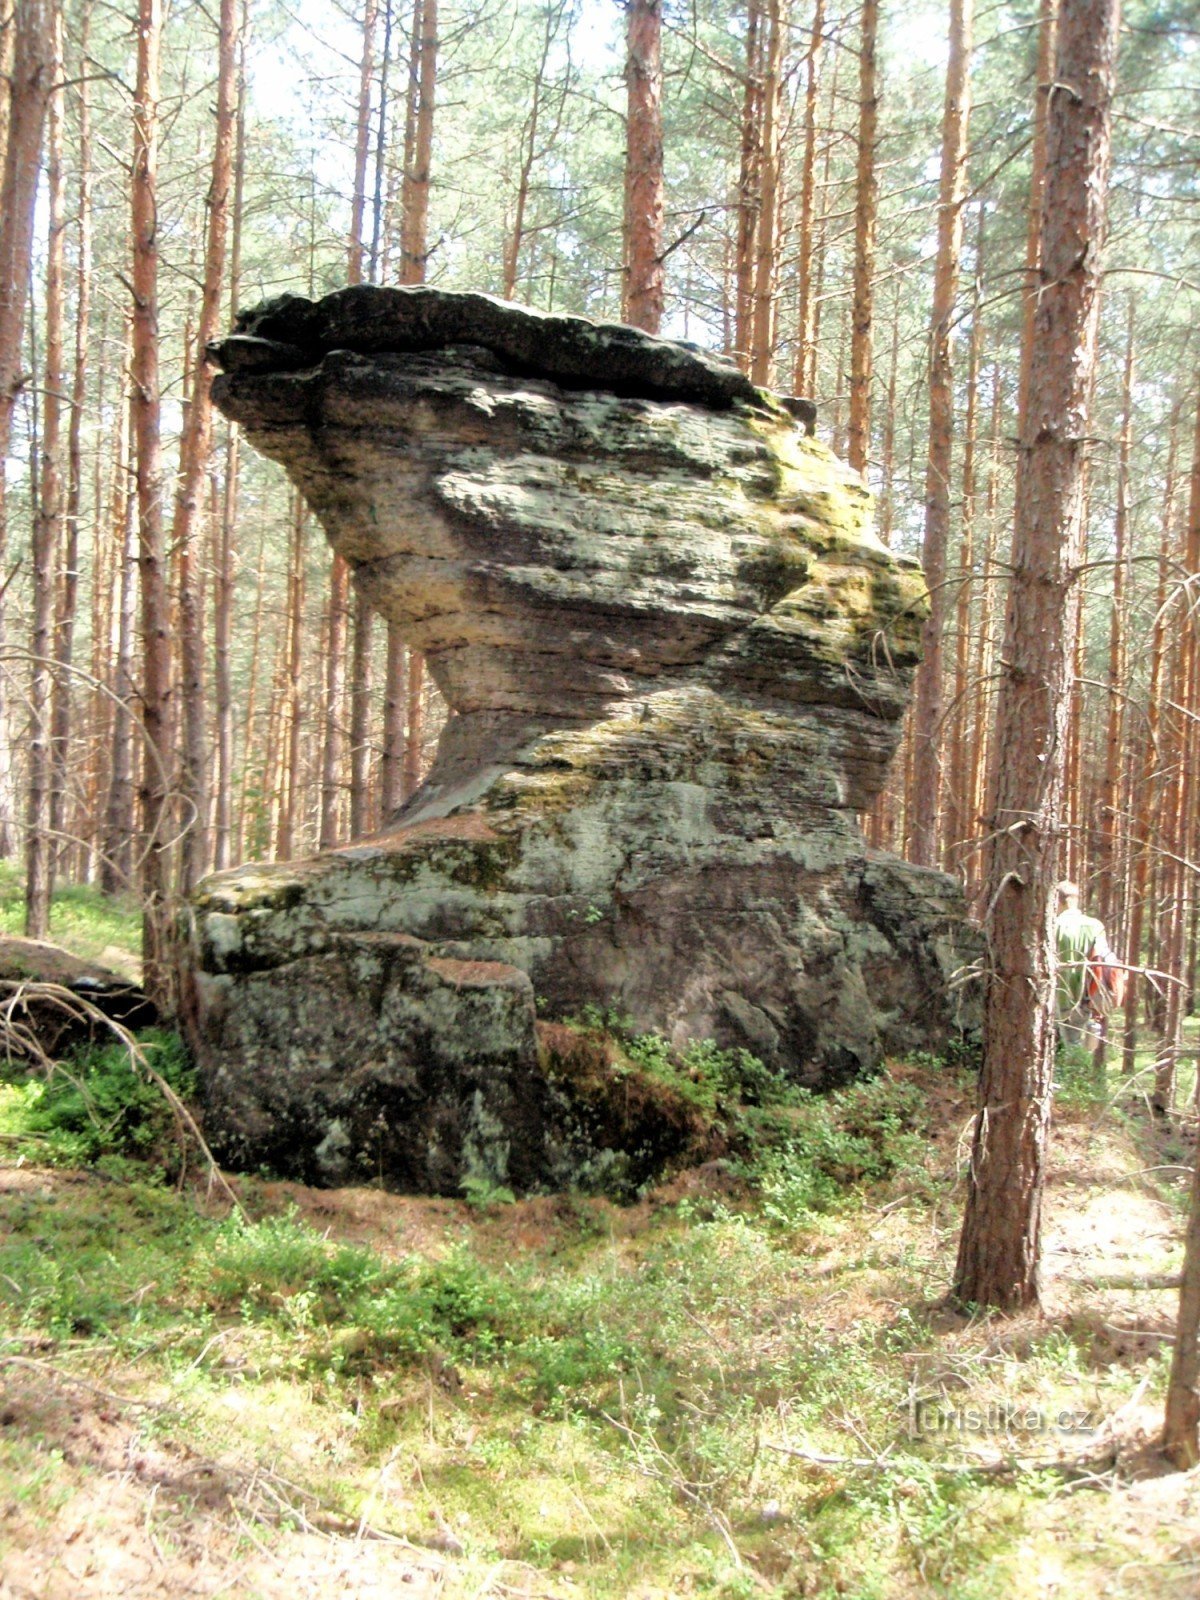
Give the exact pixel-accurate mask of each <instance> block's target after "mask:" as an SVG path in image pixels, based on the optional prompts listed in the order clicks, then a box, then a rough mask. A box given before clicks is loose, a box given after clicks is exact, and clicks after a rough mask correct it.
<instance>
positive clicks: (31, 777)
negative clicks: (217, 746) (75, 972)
mask: <svg viewBox="0 0 1200 1600" xmlns="http://www.w3.org/2000/svg"><path fill="white" fill-rule="evenodd" d="M49 21H50V41H51V43H50V50H51V73H52V81H53V83H54V84H55V88H54V91H53V92H52V94H51V96H50V101H49V106H48V115H47V119H46V154H47V160H46V188H47V202H48V212H49V216H48V234H47V241H46V353H45V359H44V362H43V365H42V390H43V395H44V398H43V402H42V440H41V445H42V450H41V483H40V489H39V493H38V501H37V511H36V515H35V517H34V522H33V531H32V535H31V540H30V544H31V554H32V563H33V633H32V640H31V655H32V657H33V671H32V674H31V685H30V696H29V701H30V706H29V709H30V719H29V774H28V780H27V782H28V788H27V791H26V809H25V820H26V832H25V933H26V936H27V937H28V938H30V939H45V938H47V937H48V936H49V933H50V897H51V894H52V892H53V881H52V878H53V867H54V847H53V844H52V841H51V838H50V792H51V786H52V778H53V760H52V750H51V743H52V741H51V709H52V704H51V703H52V694H53V684H54V645H55V638H54V621H55V599H56V596H57V587H58V554H59V546H60V544H61V542H62V528H63V470H62V469H63V462H62V411H63V393H64V388H65V384H66V371H65V367H66V362H65V357H64V347H65V342H66V339H65V333H66V329H65V309H64V287H65V284H64V275H65V270H66V261H65V253H64V250H63V236H64V233H65V231H66V217H65V212H64V205H63V90H62V80H63V43H62V6H61V3H60V0H55V4H54V5H53V6H52V8H51V15H50V19H49Z"/></svg>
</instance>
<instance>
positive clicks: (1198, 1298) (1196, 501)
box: [1163, 403, 1200, 1468]
mask: <svg viewBox="0 0 1200 1600" xmlns="http://www.w3.org/2000/svg"><path fill="white" fill-rule="evenodd" d="M1186 571H1187V572H1188V573H1189V574H1193V573H1195V572H1197V571H1200V403H1198V404H1197V407H1196V434H1195V445H1194V448H1193V451H1192V472H1191V490H1190V497H1189V506H1188V531H1187V567H1186ZM1188 612H1189V615H1188V618H1187V621H1186V623H1185V625H1184V626H1185V635H1184V637H1185V639H1186V640H1187V641H1188V649H1187V659H1188V671H1187V679H1186V682H1187V692H1188V695H1189V699H1188V702H1187V705H1188V709H1189V711H1190V712H1191V718H1190V722H1191V727H1190V731H1189V737H1188V742H1187V745H1186V750H1185V753H1186V754H1187V755H1189V756H1192V755H1193V754H1194V752H1195V748H1196V741H1195V727H1194V719H1195V716H1196V708H1197V703H1198V702H1197V698H1196V692H1197V689H1198V688H1200V684H1198V682H1197V663H1198V659H1200V650H1198V649H1197V638H1196V634H1197V624H1196V618H1195V611H1194V608H1193V606H1192V605H1190V604H1189V606H1188ZM1191 764H1192V763H1191V761H1190V760H1189V762H1188V765H1189V769H1190V766H1191ZM1181 837H1183V838H1184V839H1186V840H1189V841H1190V840H1191V839H1192V838H1193V837H1194V829H1192V828H1189V829H1187V831H1186V832H1184V833H1182V835H1181ZM1192 871H1194V868H1193V869H1192ZM1172 976H1182V973H1181V972H1174V973H1173V974H1172ZM1192 1160H1193V1174H1192V1201H1191V1213H1190V1216H1189V1220H1188V1227H1187V1236H1186V1238H1185V1240H1184V1252H1183V1282H1182V1285H1181V1286H1180V1291H1179V1316H1178V1318H1177V1320H1176V1323H1175V1343H1174V1345H1173V1346H1172V1350H1171V1375H1170V1378H1169V1380H1168V1383H1167V1405H1166V1416H1165V1420H1164V1424H1163V1449H1164V1450H1165V1451H1166V1453H1167V1455H1168V1456H1169V1457H1170V1459H1171V1460H1172V1461H1173V1462H1174V1463H1175V1465H1176V1466H1177V1467H1182V1468H1190V1467H1194V1466H1195V1465H1196V1464H1197V1462H1200V1154H1194V1155H1193V1157H1192Z"/></svg>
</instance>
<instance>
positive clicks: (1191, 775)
mask: <svg viewBox="0 0 1200 1600" xmlns="http://www.w3.org/2000/svg"><path fill="white" fill-rule="evenodd" d="M1183 571H1184V572H1185V573H1187V574H1188V575H1189V577H1190V576H1191V575H1192V574H1195V573H1196V572H1198V571H1200V405H1198V406H1197V408H1196V433H1195V441H1194V445H1193V452H1192V471H1191V492H1190V500H1189V508H1188V528H1187V536H1186V542H1185V546H1184V550H1183ZM1178 601H1179V604H1180V607H1181V616H1180V624H1181V625H1180V629H1179V633H1178V638H1177V643H1176V649H1175V660H1174V672H1173V680H1172V687H1171V693H1170V696H1169V704H1170V714H1169V717H1168V718H1167V738H1166V740H1165V741H1164V747H1165V748H1164V758H1165V764H1166V768H1167V776H1168V786H1169V787H1168V796H1169V798H1168V802H1167V804H1166V805H1165V806H1164V807H1163V813H1162V839H1163V845H1164V859H1163V879H1164V893H1163V896H1162V899H1163V912H1164V916H1165V932H1164V938H1163V941H1162V954H1161V956H1160V962H1161V965H1162V968H1163V970H1164V974H1165V978H1164V981H1165V985H1166V993H1165V1003H1164V1006H1163V1011H1164V1027H1163V1037H1162V1041H1161V1043H1160V1046H1159V1053H1158V1063H1157V1067H1156V1072H1155V1088H1154V1108H1155V1110H1156V1111H1158V1112H1159V1113H1160V1114H1162V1115H1166V1114H1168V1113H1169V1112H1170V1111H1171V1109H1172V1106H1173V1103H1174V1098H1175V1083H1176V1073H1177V1067H1178V1059H1179V1051H1180V1046H1181V1043H1182V1029H1183V1016H1184V1002H1185V979H1184V967H1185V959H1186V944H1187V913H1188V898H1189V896H1188V887H1189V880H1190V878H1191V876H1192V873H1193V871H1194V867H1193V866H1191V865H1190V864H1189V859H1188V849H1189V846H1190V844H1191V841H1192V839H1193V837H1194V835H1195V826H1194V823H1195V805H1196V781H1195V780H1196V775H1195V759H1196V742H1197V741H1196V737H1195V723H1196V717H1197V707H1198V706H1200V670H1198V662H1200V652H1198V650H1197V625H1196V613H1195V596H1194V594H1192V593H1191V592H1190V589H1189V588H1188V586H1187V584H1186V583H1185V584H1184V585H1183V586H1182V587H1181V589H1180V592H1179V595H1178Z"/></svg>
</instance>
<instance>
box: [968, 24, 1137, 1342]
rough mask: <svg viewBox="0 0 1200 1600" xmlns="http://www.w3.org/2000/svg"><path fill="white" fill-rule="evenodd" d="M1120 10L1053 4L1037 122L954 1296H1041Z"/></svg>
mask: <svg viewBox="0 0 1200 1600" xmlns="http://www.w3.org/2000/svg"><path fill="white" fill-rule="evenodd" d="M1118 9H1119V8H1118V4H1117V0H1064V4H1063V8H1062V13H1061V20H1060V31H1059V42H1058V55H1057V64H1056V70H1055V75H1054V77H1055V84H1056V89H1055V93H1054V94H1053V96H1052V98H1051V102H1050V111H1049V122H1048V128H1047V167H1046V172H1047V177H1046V189H1045V195H1044V199H1043V205H1042V222H1041V252H1040V268H1039V272H1040V284H1041V294H1040V296H1039V302H1038V310H1037V315H1036V317H1035V319H1034V330H1033V332H1034V347H1033V352H1032V358H1031V362H1030V385H1029V403H1028V406H1027V408H1026V412H1025V415H1024V416H1023V417H1022V418H1021V419H1020V442H1019V460H1018V467H1017V488H1016V504H1015V507H1014V519H1013V521H1014V528H1013V554H1012V580H1011V584H1010V588H1009V598H1008V611H1007V617H1006V622H1005V639H1004V654H1003V664H1002V669H1001V671H1002V677H1001V683H1000V695H999V702H998V706H997V732H996V737H997V739H998V741H999V743H1000V746H1001V748H1002V749H1003V751H1004V759H1003V761H1002V762H1001V763H1000V764H999V767H998V780H997V784H996V790H995V794H994V796H993V805H992V814H993V825H994V826H995V827H996V828H997V830H998V834H997V839H996V844H995V847H994V849H993V851H992V875H991V879H990V881H989V884H988V918H987V923H986V934H987V939H988V948H989V965H990V970H989V975H988V982H987V999H986V1019H985V1046H984V1061H983V1067H982V1071H981V1075H980V1089H979V1101H978V1105H979V1109H978V1113H977V1115H976V1119H975V1132H974V1139H973V1143H972V1151H971V1166H970V1174H969V1179H968V1192H967V1208H966V1216H965V1219H964V1223H963V1231H962V1237H961V1239H960V1242H959V1252H958V1262H957V1266H956V1269H955V1275H954V1291H955V1294H956V1296H957V1298H958V1299H959V1300H960V1301H963V1302H965V1303H971V1304H976V1305H982V1306H997V1307H999V1308H1001V1309H1004V1310H1015V1309H1017V1308H1019V1307H1022V1306H1027V1305H1031V1304H1035V1303H1036V1302H1037V1299H1038V1292H1039V1286H1038V1269H1039V1263H1040V1255H1041V1208H1042V1192H1043V1187H1044V1183H1045V1158H1046V1141H1047V1135H1048V1130H1049V1119H1050V1093H1051V1084H1052V1081H1053V1072H1054V1052H1055V1042H1056V1041H1055V1024H1054V967H1055V952H1054V914H1055V903H1054V884H1055V880H1056V876H1057V866H1058V849H1059V837H1060V831H1061V815H1062V790H1063V776H1064V753H1065V752H1064V740H1065V734H1066V718H1067V709H1068V702H1069V696H1070V687H1071V644H1072V642H1073V640H1074V637H1075V616H1076V614H1077V612H1078V607H1079V588H1078V568H1079V564H1080V550H1081V542H1082V533H1083V529H1082V517H1081V494H1082V487H1083V460H1084V450H1085V449H1086V441H1087V437H1088V432H1089V429H1088V417H1089V406H1090V399H1091V388H1092V374H1093V369H1094V364H1095V350H1096V327H1097V321H1098V314H1099V288H1100V249H1101V244H1102V240H1103V234H1104V223H1105V213H1106V206H1107V195H1108V169H1109V154H1110V135H1111V115H1112V94H1113V88H1114V80H1115V76H1116V71H1115V68H1116V53H1117V29H1118Z"/></svg>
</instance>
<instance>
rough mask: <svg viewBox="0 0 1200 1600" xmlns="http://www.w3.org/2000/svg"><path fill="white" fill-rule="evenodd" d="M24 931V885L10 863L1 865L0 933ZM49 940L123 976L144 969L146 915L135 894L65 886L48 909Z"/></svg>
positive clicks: (134, 976)
mask: <svg viewBox="0 0 1200 1600" xmlns="http://www.w3.org/2000/svg"><path fill="white" fill-rule="evenodd" d="M24 931H25V883H24V879H23V878H22V877H21V875H20V873H19V872H18V871H17V869H16V867H15V865H14V863H13V862H11V861H0V934H22V933H24ZM50 939H51V941H52V942H53V943H54V944H61V945H64V946H65V947H66V948H67V949H69V950H70V951H71V952H72V953H73V954H75V955H77V956H79V957H80V958H81V959H82V960H84V961H99V962H101V963H102V964H103V965H105V966H110V967H113V968H114V969H115V970H117V971H119V972H120V973H121V975H122V976H123V977H130V978H136V977H137V975H138V973H139V972H140V970H141V942H142V913H141V908H140V905H139V904H138V902H137V900H136V898H135V897H134V896H132V895H106V894H103V893H102V892H101V890H100V889H98V888H96V887H95V886H93V885H91V884H65V885H63V886H62V887H60V888H58V889H56V890H55V893H54V899H53V902H52V904H51V907H50Z"/></svg>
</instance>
